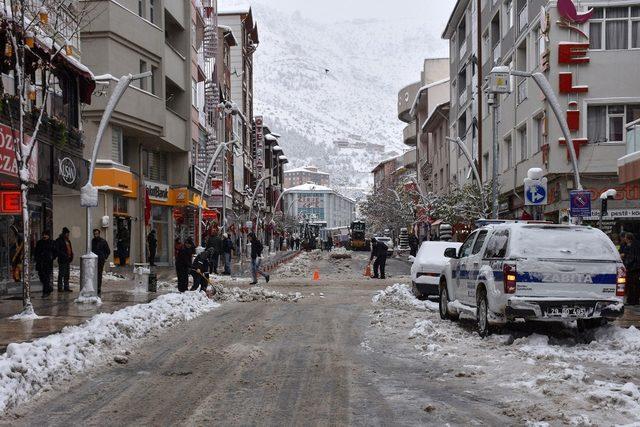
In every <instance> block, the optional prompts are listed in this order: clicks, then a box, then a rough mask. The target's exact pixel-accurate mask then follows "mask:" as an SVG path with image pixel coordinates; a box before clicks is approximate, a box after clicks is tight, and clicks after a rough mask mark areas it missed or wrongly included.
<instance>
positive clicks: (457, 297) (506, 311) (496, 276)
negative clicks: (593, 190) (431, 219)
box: [439, 222, 626, 337]
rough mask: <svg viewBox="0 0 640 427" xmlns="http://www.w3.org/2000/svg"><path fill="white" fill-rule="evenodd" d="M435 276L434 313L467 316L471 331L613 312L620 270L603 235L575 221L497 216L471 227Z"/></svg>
mask: <svg viewBox="0 0 640 427" xmlns="http://www.w3.org/2000/svg"><path fill="white" fill-rule="evenodd" d="M445 256H447V257H450V258H451V261H450V262H449V264H448V265H447V266H446V267H445V270H444V272H443V274H442V276H441V277H440V295H439V296H440V304H439V305H440V316H441V317H442V318H443V319H445V318H450V319H453V318H457V317H458V316H459V315H461V314H465V315H467V316H472V317H473V318H475V319H476V321H477V324H478V332H479V334H480V335H481V336H483V337H484V336H486V335H488V334H489V332H490V328H491V327H492V326H496V325H504V324H506V323H508V322H511V321H516V320H525V321H527V320H542V321H565V320H576V321H577V325H578V328H579V329H584V328H589V327H594V326H597V325H599V324H601V323H602V322H603V321H604V320H606V319H609V318H615V317H618V316H621V315H622V314H623V311H624V305H623V298H624V292H625V283H626V271H625V269H624V266H623V264H622V261H621V259H620V255H619V253H618V251H617V250H616V247H615V246H614V245H613V243H612V242H611V240H610V239H609V238H608V237H607V236H606V235H605V234H604V233H603V232H602V231H600V230H598V229H594V228H591V227H583V226H568V225H552V224H545V223H527V222H504V223H496V224H490V225H486V226H484V227H482V228H479V229H477V230H475V231H474V232H473V233H472V234H471V235H470V236H469V237H468V238H467V240H466V241H465V242H464V244H463V245H462V247H461V248H460V249H459V250H458V251H456V250H455V249H451V250H448V251H447V252H446V253H445Z"/></svg>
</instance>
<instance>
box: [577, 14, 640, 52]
mask: <svg viewBox="0 0 640 427" xmlns="http://www.w3.org/2000/svg"><path fill="white" fill-rule="evenodd" d="M589 43H590V47H591V49H606V50H616V49H629V48H632V49H638V48H640V7H639V6H631V7H627V6H623V7H606V8H595V9H594V15H593V18H592V19H591V21H590V22H589Z"/></svg>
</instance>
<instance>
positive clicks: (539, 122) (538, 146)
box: [533, 115, 546, 153]
mask: <svg viewBox="0 0 640 427" xmlns="http://www.w3.org/2000/svg"><path fill="white" fill-rule="evenodd" d="M533 121H534V123H535V129H536V139H535V145H534V146H533V148H534V150H535V152H536V153H537V152H538V151H540V150H542V146H543V145H544V144H545V143H546V141H545V137H546V132H545V128H544V127H545V119H544V115H540V116H538V117H536V118H534V119H533Z"/></svg>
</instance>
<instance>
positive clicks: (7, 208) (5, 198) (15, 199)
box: [0, 191, 21, 214]
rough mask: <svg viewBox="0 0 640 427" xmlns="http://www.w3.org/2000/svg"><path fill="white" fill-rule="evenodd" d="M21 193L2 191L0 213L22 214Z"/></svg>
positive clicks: (0, 194)
mask: <svg viewBox="0 0 640 427" xmlns="http://www.w3.org/2000/svg"><path fill="white" fill-rule="evenodd" d="M20 205H21V203H20V192H19V191H0V213H2V214H20V211H21V209H20V207H21V206H20Z"/></svg>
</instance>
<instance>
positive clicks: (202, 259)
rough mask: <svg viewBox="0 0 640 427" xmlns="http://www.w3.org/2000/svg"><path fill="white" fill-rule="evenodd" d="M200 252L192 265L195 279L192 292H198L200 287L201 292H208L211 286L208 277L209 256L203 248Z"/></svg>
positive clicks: (192, 274)
mask: <svg viewBox="0 0 640 427" xmlns="http://www.w3.org/2000/svg"><path fill="white" fill-rule="evenodd" d="M200 251H201V252H199V253H198V255H196V258H195V259H194V260H193V264H192V265H191V276H192V277H193V286H191V290H192V291H197V290H198V287H200V290H201V291H203V292H206V291H207V285H208V284H209V280H208V276H207V275H208V274H209V273H208V271H209V254H207V252H206V251H205V250H202V248H200Z"/></svg>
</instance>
